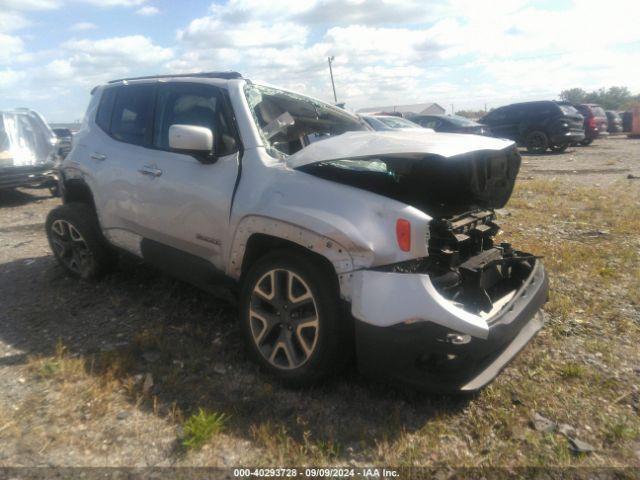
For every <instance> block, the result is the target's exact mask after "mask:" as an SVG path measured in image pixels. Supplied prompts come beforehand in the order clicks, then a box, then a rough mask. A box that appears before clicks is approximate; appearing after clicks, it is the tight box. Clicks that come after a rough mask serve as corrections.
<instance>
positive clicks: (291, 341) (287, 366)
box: [249, 269, 320, 370]
mask: <svg viewBox="0 0 640 480" xmlns="http://www.w3.org/2000/svg"><path fill="white" fill-rule="evenodd" d="M249 324H250V328H251V335H252V337H253V342H254V343H255V345H256V347H257V348H258V350H259V351H260V353H261V355H262V356H263V357H264V358H265V359H266V360H267V361H268V362H269V363H270V364H271V365H272V366H274V367H276V368H279V369H283V370H291V369H295V368H298V367H300V366H302V365H303V364H305V363H306V362H307V361H308V360H309V358H310V357H311V355H312V354H313V353H314V351H315V349H316V346H317V343H318V333H319V326H320V322H319V318H318V306H317V304H316V300H315V298H314V296H313V293H312V291H311V289H310V288H309V286H308V285H307V283H306V282H305V281H304V280H303V279H302V278H301V277H300V276H299V275H297V274H296V273H294V272H292V271H290V270H287V269H273V270H270V271H268V272H267V273H265V274H264V275H263V276H262V277H260V279H259V280H258V281H257V282H256V284H255V286H254V288H253V291H252V294H251V299H250V304H249Z"/></svg>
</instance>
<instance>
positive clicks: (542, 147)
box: [524, 130, 549, 154]
mask: <svg viewBox="0 0 640 480" xmlns="http://www.w3.org/2000/svg"><path fill="white" fill-rule="evenodd" d="M524 144H525V146H526V147H527V151H528V152H529V153H537V154H541V153H544V152H546V151H547V148H549V138H548V137H547V134H546V133H544V132H543V131H541V130H533V131H532V132H529V133H527V136H526V137H525V139H524Z"/></svg>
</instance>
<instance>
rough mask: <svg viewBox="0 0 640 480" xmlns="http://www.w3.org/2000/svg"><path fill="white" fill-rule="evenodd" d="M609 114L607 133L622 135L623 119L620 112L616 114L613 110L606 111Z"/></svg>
mask: <svg viewBox="0 0 640 480" xmlns="http://www.w3.org/2000/svg"><path fill="white" fill-rule="evenodd" d="M604 113H606V114H607V122H608V127H609V128H608V129H607V131H608V132H609V133H611V134H614V133H622V117H621V116H620V114H619V113H618V112H614V111H613V110H605V112H604Z"/></svg>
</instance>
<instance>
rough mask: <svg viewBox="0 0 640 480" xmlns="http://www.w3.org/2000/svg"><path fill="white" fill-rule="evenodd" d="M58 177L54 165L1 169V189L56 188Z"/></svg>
mask: <svg viewBox="0 0 640 480" xmlns="http://www.w3.org/2000/svg"><path fill="white" fill-rule="evenodd" d="M56 183H57V177H56V173H55V170H54V166H53V164H52V163H46V164H42V165H35V166H26V167H5V168H0V189H3V188H17V187H33V188H45V187H50V186H55V185H56Z"/></svg>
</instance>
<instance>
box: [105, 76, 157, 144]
mask: <svg viewBox="0 0 640 480" xmlns="http://www.w3.org/2000/svg"><path fill="white" fill-rule="evenodd" d="M155 88H156V87H155V84H146V85H125V86H122V87H119V88H118V93H117V95H116V100H115V104H114V107H113V114H112V116H111V136H112V137H113V138H115V139H116V140H120V141H121V142H126V143H133V144H134V145H145V144H147V143H148V140H149V137H150V124H151V117H152V115H153V102H154V96H155Z"/></svg>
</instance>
